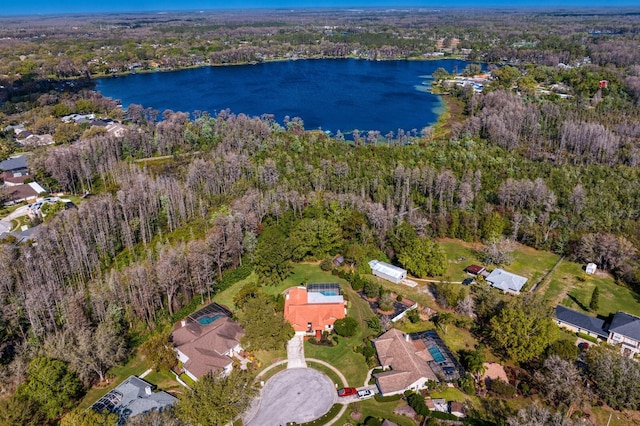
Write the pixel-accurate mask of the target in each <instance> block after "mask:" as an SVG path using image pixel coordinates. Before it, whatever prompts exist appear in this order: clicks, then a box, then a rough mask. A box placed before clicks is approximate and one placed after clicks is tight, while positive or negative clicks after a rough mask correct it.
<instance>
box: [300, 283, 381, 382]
mask: <svg viewBox="0 0 640 426" xmlns="http://www.w3.org/2000/svg"><path fill="white" fill-rule="evenodd" d="M342 291H343V294H344V296H345V298H346V299H347V300H349V311H348V314H347V315H349V316H351V317H353V318H355V319H356V320H357V321H358V323H359V324H360V328H359V332H358V333H357V334H356V335H355V336H353V337H350V338H345V337H340V336H338V344H337V345H336V346H333V347H327V346H318V345H312V344H310V343H309V342H305V345H304V354H305V356H306V357H308V358H317V359H320V360H322V361H326V362H328V363H329V364H331V365H333V366H334V367H336V368H337V369H339V370H340V371H341V372H342V374H344V376H345V377H346V378H347V382H348V383H349V386H362V384H363V383H364V380H365V379H366V377H367V372H368V371H369V366H368V365H367V363H366V362H365V359H364V357H363V356H362V354H359V353H356V352H354V351H353V348H354V347H355V346H359V345H360V344H361V343H362V341H363V339H364V338H366V337H367V336H369V335H370V334H371V331H370V330H369V328H368V327H367V325H366V320H367V319H369V318H371V317H373V316H374V313H373V312H372V311H371V308H370V307H369V304H368V303H367V302H366V301H365V300H363V299H362V298H361V297H360V296H359V295H358V294H357V293H356V292H355V291H353V290H352V289H351V287H350V286H349V285H348V284H343V285H342Z"/></svg>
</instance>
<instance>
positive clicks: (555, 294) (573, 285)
mask: <svg viewBox="0 0 640 426" xmlns="http://www.w3.org/2000/svg"><path fill="white" fill-rule="evenodd" d="M596 286H598V287H599V288H600V300H599V308H598V311H597V314H598V315H600V316H603V317H606V316H608V315H609V314H611V313H615V312H617V311H625V312H629V313H630V314H634V315H640V303H638V302H639V301H640V296H638V295H637V294H636V293H635V292H634V291H632V290H630V289H629V288H627V287H626V286H624V285H618V284H616V282H615V280H614V279H613V278H612V277H611V276H609V275H604V274H603V275H600V274H597V275H586V274H585V273H584V271H583V270H582V265H581V264H579V263H575V262H569V261H566V260H563V261H562V263H561V264H560V265H559V266H558V268H557V269H556V270H555V271H554V272H553V274H552V275H551V277H550V279H549V284H548V285H546V286H545V287H544V288H543V289H541V291H543V292H544V296H545V298H546V299H547V300H548V301H549V302H550V303H551V304H552V305H554V306H555V305H556V304H562V305H564V306H567V307H569V308H571V309H576V310H579V311H580V310H582V311H586V310H585V309H584V308H588V306H589V302H590V300H591V293H592V292H593V289H594V288H595V287H596Z"/></svg>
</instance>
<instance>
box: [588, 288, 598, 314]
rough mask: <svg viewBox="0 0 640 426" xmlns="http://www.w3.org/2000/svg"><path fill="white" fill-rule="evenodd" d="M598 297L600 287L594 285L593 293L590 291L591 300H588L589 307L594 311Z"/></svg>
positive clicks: (596, 307)
mask: <svg viewBox="0 0 640 426" xmlns="http://www.w3.org/2000/svg"><path fill="white" fill-rule="evenodd" d="M599 298H600V289H599V288H598V287H596V288H594V289H593V293H591V302H589V309H591V310H592V311H594V312H595V311H597V310H598V305H599V300H598V299H599Z"/></svg>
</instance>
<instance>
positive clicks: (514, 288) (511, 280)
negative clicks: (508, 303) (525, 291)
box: [486, 269, 527, 294]
mask: <svg viewBox="0 0 640 426" xmlns="http://www.w3.org/2000/svg"><path fill="white" fill-rule="evenodd" d="M486 279H487V282H489V283H490V284H491V285H492V286H493V287H495V288H499V289H500V290H502V291H504V292H505V293H513V294H520V290H521V289H522V287H524V285H525V284H526V282H527V279H526V278H525V277H521V276H520V275H516V274H512V273H511V272H507V271H505V270H503V269H494V270H493V271H492V272H491V273H490V274H489V276H488V277H487V278H486Z"/></svg>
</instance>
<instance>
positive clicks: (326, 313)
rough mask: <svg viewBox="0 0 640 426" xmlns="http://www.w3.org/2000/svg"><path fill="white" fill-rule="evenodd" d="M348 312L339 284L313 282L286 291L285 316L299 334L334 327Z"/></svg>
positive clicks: (317, 332) (317, 331)
mask: <svg viewBox="0 0 640 426" xmlns="http://www.w3.org/2000/svg"><path fill="white" fill-rule="evenodd" d="M346 313H347V310H346V307H345V301H344V297H342V294H340V285H339V284H337V283H336V284H309V285H308V287H302V286H300V287H291V288H289V289H287V290H286V291H285V293H284V318H285V319H286V320H287V321H289V323H291V325H292V326H293V329H294V330H295V331H296V334H315V335H316V336H317V337H320V336H321V335H322V332H323V331H331V330H333V324H334V323H335V322H336V320H338V319H342V318H344V317H345V315H346Z"/></svg>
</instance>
